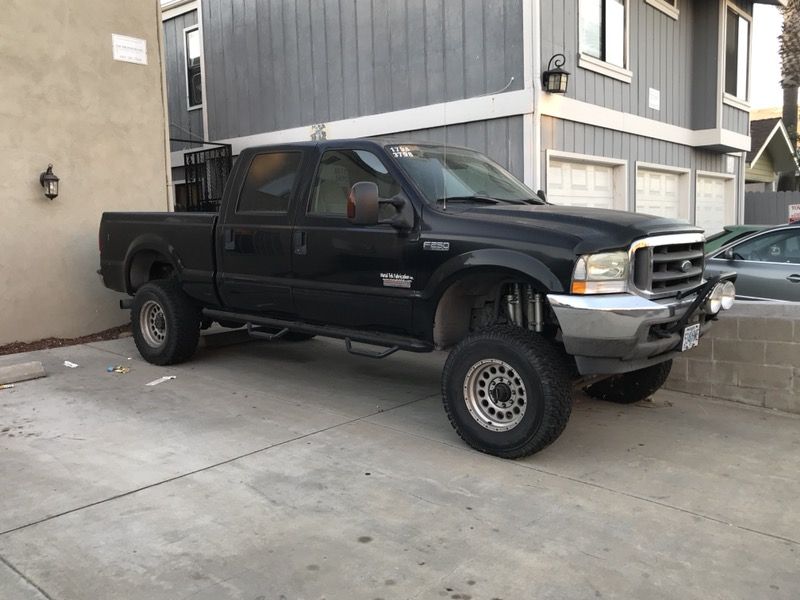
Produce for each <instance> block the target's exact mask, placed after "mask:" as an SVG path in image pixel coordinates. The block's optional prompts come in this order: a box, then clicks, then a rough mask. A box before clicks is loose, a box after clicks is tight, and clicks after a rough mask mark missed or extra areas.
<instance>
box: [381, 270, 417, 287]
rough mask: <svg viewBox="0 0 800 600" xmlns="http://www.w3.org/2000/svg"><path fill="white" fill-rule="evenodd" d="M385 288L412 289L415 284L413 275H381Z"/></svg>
mask: <svg viewBox="0 0 800 600" xmlns="http://www.w3.org/2000/svg"><path fill="white" fill-rule="evenodd" d="M381 279H383V285H384V287H395V288H410V287H411V284H412V283H414V278H413V277H412V276H411V275H403V274H402V273H381Z"/></svg>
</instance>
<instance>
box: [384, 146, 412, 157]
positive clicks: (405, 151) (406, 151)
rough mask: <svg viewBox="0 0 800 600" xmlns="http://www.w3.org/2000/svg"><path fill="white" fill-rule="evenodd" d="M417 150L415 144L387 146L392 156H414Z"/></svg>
mask: <svg viewBox="0 0 800 600" xmlns="http://www.w3.org/2000/svg"><path fill="white" fill-rule="evenodd" d="M418 150H419V149H418V148H417V147H416V146H389V154H391V155H392V156H393V157H394V158H414V156H415V154H414V153H415V152H417V151H418Z"/></svg>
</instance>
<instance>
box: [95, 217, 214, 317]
mask: <svg viewBox="0 0 800 600" xmlns="http://www.w3.org/2000/svg"><path fill="white" fill-rule="evenodd" d="M216 221H217V214H216V213H173V212H107V213H103V217H102V219H101V221H100V240H99V243H100V274H101V275H102V277H103V283H104V284H105V286H106V287H108V288H110V289H112V290H116V291H118V292H124V293H132V286H131V281H130V280H129V279H128V277H126V273H127V272H128V266H129V265H130V264H131V262H132V261H134V260H138V261H139V263H140V264H141V265H143V266H142V268H145V269H146V268H148V266H147V261H146V256H147V254H148V252H149V253H150V254H152V253H155V252H158V253H160V254H162V255H163V256H167V257H170V259H171V260H172V263H173V264H172V267H173V268H174V269H175V270H176V271H178V272H180V274H181V279H182V281H183V283H184V290H185V291H186V293H188V294H189V295H191V296H194V297H196V298H197V299H199V300H203V301H205V302H210V303H213V304H216V303H217V296H216V291H215V286H214V272H215V267H216V258H215V242H214V226H215V224H216ZM137 256H138V257H139V258H138V259H137Z"/></svg>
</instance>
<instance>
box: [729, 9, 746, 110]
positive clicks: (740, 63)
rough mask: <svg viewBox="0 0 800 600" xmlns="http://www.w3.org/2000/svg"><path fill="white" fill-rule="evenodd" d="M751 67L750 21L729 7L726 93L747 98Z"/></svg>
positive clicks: (742, 98)
mask: <svg viewBox="0 0 800 600" xmlns="http://www.w3.org/2000/svg"><path fill="white" fill-rule="evenodd" d="M749 67H750V21H749V20H748V19H746V18H745V17H744V16H743V15H742V14H741V13H739V12H738V11H736V10H734V9H733V8H732V7H730V6H729V7H728V11H727V19H726V27H725V93H726V94H730V95H731V96H734V97H736V98H738V99H739V100H747V96H748V73H749Z"/></svg>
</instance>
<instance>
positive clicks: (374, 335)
mask: <svg viewBox="0 0 800 600" xmlns="http://www.w3.org/2000/svg"><path fill="white" fill-rule="evenodd" d="M203 316H204V317H208V318H209V319H213V320H215V321H233V322H234V323H242V324H243V325H244V324H247V323H250V324H251V325H250V329H252V327H253V326H254V325H260V326H262V327H273V328H278V329H279V330H281V329H288V330H289V331H296V332H297V333H309V334H312V335H321V336H323V337H331V338H336V339H340V340H348V339H349V340H350V342H351V343H352V342H360V343H362V344H372V345H373V346H382V347H384V348H389V349H392V352H390V353H389V354H392V353H394V352H396V351H397V350H407V351H409V352H430V351H432V350H433V344H430V343H428V342H424V341H422V340H418V339H416V338H412V337H406V336H401V335H393V334H390V333H380V332H377V331H362V330H359V329H347V328H346V327H333V326H330V325H313V324H311V323H304V322H302V321H286V320H283V319H273V318H271V317H262V316H256V315H247V314H243V313H235V312H229V311H227V310H218V309H214V308H204V309H203ZM357 352H358V351H357ZM357 352H356V353H357ZM381 354H383V353H381ZM385 355H386V356H388V354H385ZM375 357H376V358H377V356H375Z"/></svg>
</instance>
